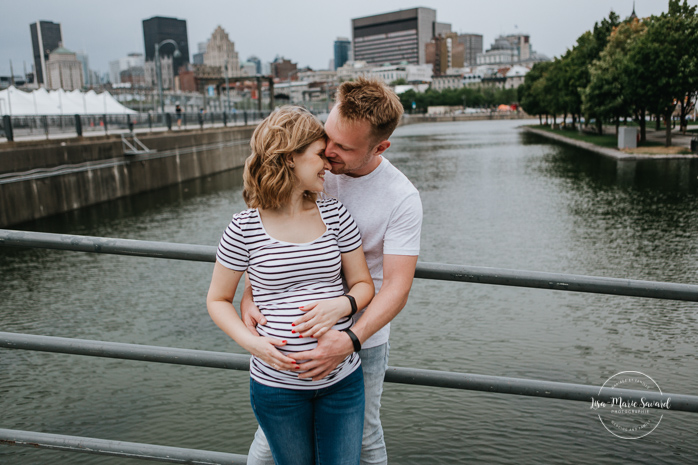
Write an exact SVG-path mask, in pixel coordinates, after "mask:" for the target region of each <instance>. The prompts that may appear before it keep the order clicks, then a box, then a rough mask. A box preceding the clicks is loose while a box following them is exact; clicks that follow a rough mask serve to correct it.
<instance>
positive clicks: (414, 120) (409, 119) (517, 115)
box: [400, 111, 537, 126]
mask: <svg viewBox="0 0 698 465" xmlns="http://www.w3.org/2000/svg"><path fill="white" fill-rule="evenodd" d="M529 118H530V119H534V118H536V119H537V117H534V116H529V115H527V114H526V113H523V112H516V111H501V112H489V113H473V114H465V115H429V116H428V115H410V114H405V116H404V117H403V118H402V121H400V126H404V125H406V124H419V123H446V122H451V121H486V120H503V119H529Z"/></svg>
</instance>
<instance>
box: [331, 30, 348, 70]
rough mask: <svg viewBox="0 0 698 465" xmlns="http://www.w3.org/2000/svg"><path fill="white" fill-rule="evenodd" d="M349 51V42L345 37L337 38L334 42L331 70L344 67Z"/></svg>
mask: <svg viewBox="0 0 698 465" xmlns="http://www.w3.org/2000/svg"><path fill="white" fill-rule="evenodd" d="M350 49H351V41H350V40H349V39H348V38H346V37H337V40H335V41H334V64H333V69H334V70H335V71H336V70H337V68H340V67H342V66H344V63H346V62H347V61H349V50H350Z"/></svg>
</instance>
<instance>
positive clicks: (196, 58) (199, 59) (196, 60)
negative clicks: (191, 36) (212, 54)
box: [192, 41, 208, 65]
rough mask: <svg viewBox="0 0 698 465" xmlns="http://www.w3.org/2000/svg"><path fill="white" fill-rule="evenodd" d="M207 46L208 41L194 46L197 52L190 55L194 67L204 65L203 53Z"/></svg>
mask: <svg viewBox="0 0 698 465" xmlns="http://www.w3.org/2000/svg"><path fill="white" fill-rule="evenodd" d="M207 45H208V41H206V42H199V43H198V44H197V45H196V46H197V48H198V50H199V52H198V53H195V54H194V55H192V64H195V65H203V64H204V53H206V46H207Z"/></svg>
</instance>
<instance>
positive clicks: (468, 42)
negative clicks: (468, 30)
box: [458, 34, 483, 66]
mask: <svg viewBox="0 0 698 465" xmlns="http://www.w3.org/2000/svg"><path fill="white" fill-rule="evenodd" d="M458 42H460V43H461V44H463V46H464V47H465V58H464V61H465V65H466V66H475V64H476V63H477V54H478V53H482V50H483V48H482V34H458Z"/></svg>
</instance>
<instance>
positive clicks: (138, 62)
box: [109, 53, 145, 84]
mask: <svg viewBox="0 0 698 465" xmlns="http://www.w3.org/2000/svg"><path fill="white" fill-rule="evenodd" d="M144 65H145V60H144V59H143V54H142V53H129V54H128V56H125V57H122V58H119V59H118V60H114V61H110V62H109V78H110V81H111V83H112V84H119V83H120V82H121V73H122V72H123V71H126V70H127V69H129V68H134V67H136V68H143V67H144Z"/></svg>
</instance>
